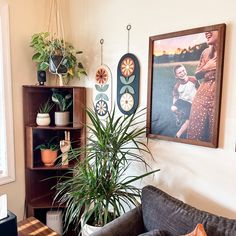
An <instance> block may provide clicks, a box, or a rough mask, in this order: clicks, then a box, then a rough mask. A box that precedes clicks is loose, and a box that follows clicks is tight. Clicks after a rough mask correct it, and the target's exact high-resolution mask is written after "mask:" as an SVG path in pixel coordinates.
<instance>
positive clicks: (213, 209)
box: [184, 189, 236, 219]
mask: <svg viewBox="0 0 236 236" xmlns="http://www.w3.org/2000/svg"><path fill="white" fill-rule="evenodd" d="M184 202H186V203H187V204H189V205H191V206H193V207H196V208H198V209H200V210H203V211H208V212H210V213H213V214H216V215H219V216H223V217H228V218H232V219H236V212H235V211H232V210H231V209H229V208H227V207H225V206H222V205H219V203H217V202H214V201H212V200H211V199H209V198H207V197H206V196H203V195H201V194H199V193H198V192H195V191H193V190H192V189H191V190H190V189H185V195H184Z"/></svg>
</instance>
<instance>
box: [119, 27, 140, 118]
mask: <svg viewBox="0 0 236 236" xmlns="http://www.w3.org/2000/svg"><path fill="white" fill-rule="evenodd" d="M126 28H127V31H128V53H126V54H125V55H123V56H122V57H121V59H120V61H119V63H118V67H117V105H118V107H119V109H120V111H121V112H122V113H123V114H125V115H130V114H133V113H134V111H135V110H136V109H137V108H138V103H139V78H140V66H139V62H138V59H137V57H136V56H135V55H134V54H132V53H129V36H130V30H131V25H127V27H126Z"/></svg>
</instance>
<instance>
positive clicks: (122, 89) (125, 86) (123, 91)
mask: <svg viewBox="0 0 236 236" xmlns="http://www.w3.org/2000/svg"><path fill="white" fill-rule="evenodd" d="M126 88H127V85H124V86H123V87H122V88H121V89H120V94H123V93H125V90H126Z"/></svg>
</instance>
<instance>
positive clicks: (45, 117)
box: [36, 113, 51, 126]
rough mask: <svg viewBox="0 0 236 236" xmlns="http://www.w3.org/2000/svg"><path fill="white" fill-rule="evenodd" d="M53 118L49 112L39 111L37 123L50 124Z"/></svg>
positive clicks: (40, 124) (41, 124)
mask: <svg viewBox="0 0 236 236" xmlns="http://www.w3.org/2000/svg"><path fill="white" fill-rule="evenodd" d="M50 122H51V119H50V115H49V113H38V114H37V117H36V124H37V125H39V126H48V125H50Z"/></svg>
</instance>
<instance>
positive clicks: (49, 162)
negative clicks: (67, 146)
mask: <svg viewBox="0 0 236 236" xmlns="http://www.w3.org/2000/svg"><path fill="white" fill-rule="evenodd" d="M56 159H57V151H52V150H51V149H44V150H41V160H42V162H43V164H44V165H45V166H54V162H55V161H56Z"/></svg>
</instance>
